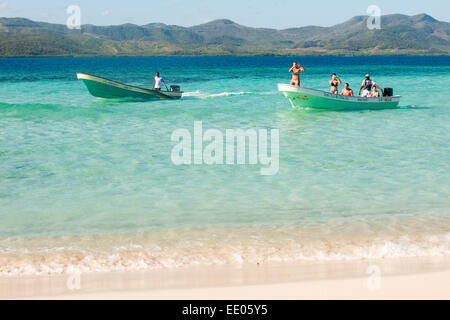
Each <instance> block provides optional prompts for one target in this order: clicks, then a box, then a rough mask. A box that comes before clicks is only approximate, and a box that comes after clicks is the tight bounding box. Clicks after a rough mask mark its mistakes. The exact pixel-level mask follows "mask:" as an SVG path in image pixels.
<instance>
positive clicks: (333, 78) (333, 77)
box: [330, 73, 342, 94]
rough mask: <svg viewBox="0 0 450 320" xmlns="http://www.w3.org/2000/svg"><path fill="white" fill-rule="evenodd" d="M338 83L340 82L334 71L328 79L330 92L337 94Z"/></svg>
mask: <svg viewBox="0 0 450 320" xmlns="http://www.w3.org/2000/svg"><path fill="white" fill-rule="evenodd" d="M340 84H342V81H341V79H340V78H339V77H338V76H337V75H336V73H333V74H332V75H331V80H330V86H331V93H334V94H339V85H340Z"/></svg>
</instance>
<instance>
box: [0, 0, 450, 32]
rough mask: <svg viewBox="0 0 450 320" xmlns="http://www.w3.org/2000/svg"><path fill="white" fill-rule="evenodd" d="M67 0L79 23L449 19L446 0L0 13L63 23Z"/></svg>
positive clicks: (53, 4)
mask: <svg viewBox="0 0 450 320" xmlns="http://www.w3.org/2000/svg"><path fill="white" fill-rule="evenodd" d="M72 4H75V5H78V6H80V8H81V13H82V16H81V18H82V21H81V22H82V24H87V23H90V24H96V25H111V24H122V23H127V22H130V23H135V24H147V23H150V22H163V23H167V24H176V25H181V26H192V25H196V24H200V23H204V22H207V21H211V20H214V19H219V18H227V19H231V20H234V21H236V22H238V23H240V24H243V25H247V26H252V27H268V28H277V29H282V28H289V27H300V26H305V25H320V26H331V25H334V24H336V23H340V22H343V21H345V20H347V19H349V18H350V17H352V16H355V15H365V14H366V9H367V7H368V6H369V5H378V6H379V7H380V8H381V10H382V14H390V13H403V14H408V15H414V14H418V13H428V14H430V15H432V16H433V17H435V18H436V19H438V20H443V21H450V1H449V0H426V1H424V0H420V1H419V0H395V1H394V0H369V1H366V0H342V1H328V0H327V1H321V0H221V1H219V0H160V1H155V0H126V1H113V0H109V1H108V0H38V1H36V0H0V16H1V17H26V18H29V19H33V20H38V21H47V22H53V23H65V21H66V20H67V17H68V15H67V14H66V9H67V7H68V6H69V5H72Z"/></svg>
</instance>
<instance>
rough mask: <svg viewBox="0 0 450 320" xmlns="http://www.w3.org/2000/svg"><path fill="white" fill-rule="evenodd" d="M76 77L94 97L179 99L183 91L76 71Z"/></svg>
mask: <svg viewBox="0 0 450 320" xmlns="http://www.w3.org/2000/svg"><path fill="white" fill-rule="evenodd" d="M77 78H78V79H79V80H82V81H83V82H84V84H85V85H86V87H87V89H88V91H89V93H90V94H91V95H93V96H94V97H98V98H104V99H123V98H133V99H143V100H172V99H181V97H182V96H183V92H181V91H178V92H172V91H158V90H149V89H144V88H139V87H135V86H130V85H126V84H123V83H120V82H116V81H112V80H109V79H105V78H101V77H97V76H93V75H89V74H85V73H78V74H77Z"/></svg>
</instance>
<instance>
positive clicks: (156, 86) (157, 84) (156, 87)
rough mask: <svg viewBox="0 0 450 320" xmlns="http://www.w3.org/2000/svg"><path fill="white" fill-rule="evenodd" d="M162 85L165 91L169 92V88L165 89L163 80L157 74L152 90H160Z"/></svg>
mask: <svg viewBox="0 0 450 320" xmlns="http://www.w3.org/2000/svg"><path fill="white" fill-rule="evenodd" d="M162 84H163V85H164V86H165V87H166V89H167V91H169V88H167V85H166V83H165V82H164V79H163V78H161V77H160V75H159V72H157V73H156V77H155V79H154V80H153V90H158V91H159V90H161V85H162Z"/></svg>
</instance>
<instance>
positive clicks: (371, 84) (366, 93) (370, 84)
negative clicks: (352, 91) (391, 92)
mask: <svg viewBox="0 0 450 320" xmlns="http://www.w3.org/2000/svg"><path fill="white" fill-rule="evenodd" d="M372 88H375V89H379V90H380V91H381V93H383V89H381V88H380V87H379V86H378V85H377V84H376V83H375V81H372V80H370V75H369V74H366V79H364V81H363V82H362V84H361V88H359V95H361V91H362V92H363V93H362V97H370V95H371V93H372Z"/></svg>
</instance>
